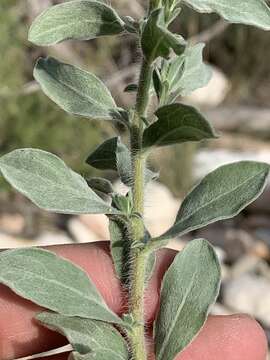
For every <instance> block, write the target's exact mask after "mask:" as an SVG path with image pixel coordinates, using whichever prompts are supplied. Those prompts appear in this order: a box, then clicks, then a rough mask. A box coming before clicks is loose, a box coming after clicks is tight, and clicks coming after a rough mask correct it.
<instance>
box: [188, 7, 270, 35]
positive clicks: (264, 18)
mask: <svg viewBox="0 0 270 360" xmlns="http://www.w3.org/2000/svg"><path fill="white" fill-rule="evenodd" d="M183 1H184V2H185V3H186V4H187V5H189V6H190V7H192V8H193V9H194V10H196V11H198V12H201V13H213V12H214V13H217V14H219V15H220V16H221V17H223V18H224V19H226V20H228V21H229V22H232V23H240V24H246V25H254V26H257V27H259V28H261V29H264V30H270V9H269V6H267V3H266V1H265V0H183Z"/></svg>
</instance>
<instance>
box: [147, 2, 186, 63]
mask: <svg viewBox="0 0 270 360" xmlns="http://www.w3.org/2000/svg"><path fill="white" fill-rule="evenodd" d="M141 46H142V50H143V53H144V56H145V58H146V59H147V60H148V61H150V62H151V61H154V60H155V59H156V58H157V57H159V56H161V57H164V58H167V57H168V56H169V54H170V49H173V50H174V52H175V53H176V54H182V53H183V51H184V49H185V46H186V42H185V40H184V39H183V38H182V37H181V36H180V35H177V34H173V33H171V32H170V31H169V30H168V29H167V28H166V25H165V23H164V11H163V10H162V9H157V10H154V11H153V12H152V13H151V15H150V17H149V18H148V20H147V23H146V24H145V26H144V29H143V33H142V38H141Z"/></svg>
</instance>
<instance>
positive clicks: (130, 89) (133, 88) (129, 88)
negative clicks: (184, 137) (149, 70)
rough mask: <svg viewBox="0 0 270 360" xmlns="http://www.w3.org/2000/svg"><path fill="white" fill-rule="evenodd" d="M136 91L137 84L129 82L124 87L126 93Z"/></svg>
mask: <svg viewBox="0 0 270 360" xmlns="http://www.w3.org/2000/svg"><path fill="white" fill-rule="evenodd" d="M137 91H138V85H137V84H129V85H127V86H126V87H125V89H124V92H126V93H134V92H135V93H136V92H137Z"/></svg>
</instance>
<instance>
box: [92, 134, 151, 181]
mask: <svg viewBox="0 0 270 360" xmlns="http://www.w3.org/2000/svg"><path fill="white" fill-rule="evenodd" d="M86 162H87V164H88V165H90V166H93V167H94V168H96V169H99V170H114V171H117V172H118V174H119V176H120V178H121V181H122V182H123V183H124V184H125V185H127V186H131V184H132V163H131V155H130V151H129V149H128V148H127V147H126V145H125V144H123V143H122V142H121V139H120V137H114V138H111V139H108V140H106V141H104V143H102V144H101V145H100V146H98V147H97V148H96V150H94V151H93V152H92V153H91V154H90V155H89V156H88V158H87V160H86ZM157 176H158V174H156V173H154V172H152V171H151V170H149V169H146V171H145V183H146V184H147V183H148V182H150V181H151V180H153V179H156V178H157Z"/></svg>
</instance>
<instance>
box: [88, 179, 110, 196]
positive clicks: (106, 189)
mask: <svg viewBox="0 0 270 360" xmlns="http://www.w3.org/2000/svg"><path fill="white" fill-rule="evenodd" d="M87 184H88V185H89V186H90V188H91V189H93V190H94V191H95V192H97V193H103V194H106V195H110V194H113V193H114V189H113V185H112V183H111V182H110V181H109V180H107V179H104V178H100V177H93V178H91V179H89V180H87Z"/></svg>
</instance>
